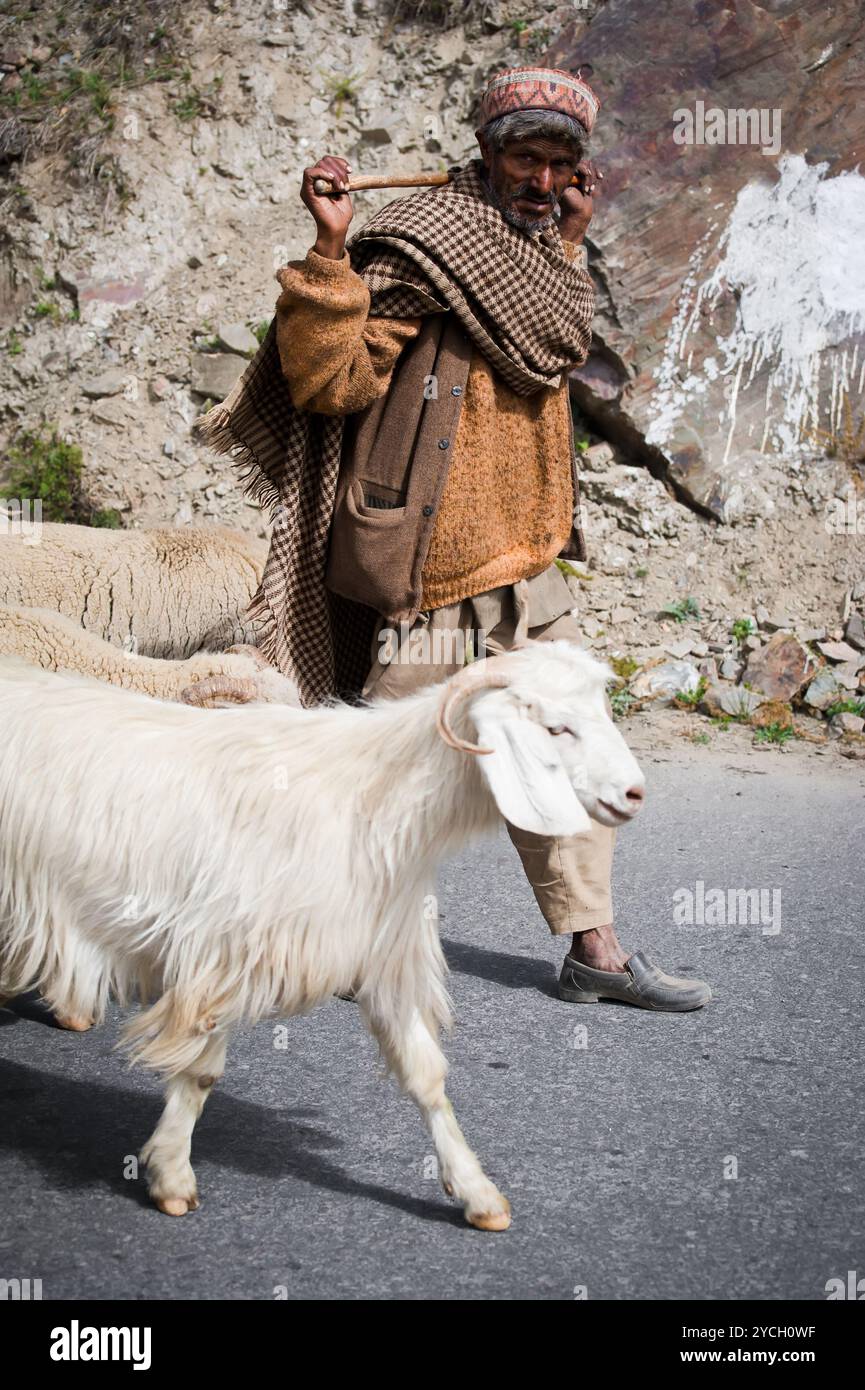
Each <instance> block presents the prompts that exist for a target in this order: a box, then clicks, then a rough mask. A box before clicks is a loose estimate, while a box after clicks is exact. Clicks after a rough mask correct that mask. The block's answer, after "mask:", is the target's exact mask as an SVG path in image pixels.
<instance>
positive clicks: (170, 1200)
mask: <svg viewBox="0 0 865 1390" xmlns="http://www.w3.org/2000/svg"><path fill="white" fill-rule="evenodd" d="M156 1205H157V1207H158V1208H159V1210H160V1211H161V1212H164V1213H165V1215H166V1216H185V1215H186V1213H187V1212H188V1211H195V1210H196V1208H197V1207H198V1205H199V1202H198V1198H197V1197H159V1198H158V1199H157V1202H156Z"/></svg>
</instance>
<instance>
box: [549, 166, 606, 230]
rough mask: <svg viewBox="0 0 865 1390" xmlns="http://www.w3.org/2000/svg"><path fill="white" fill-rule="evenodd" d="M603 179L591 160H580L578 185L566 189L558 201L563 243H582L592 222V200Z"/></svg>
mask: <svg viewBox="0 0 865 1390" xmlns="http://www.w3.org/2000/svg"><path fill="white" fill-rule="evenodd" d="M603 177H604V176H603V174H602V173H601V171H600V169H599V168H598V166H597V164H596V163H595V161H594V160H593V159H581V160H580V162H579V164H578V165H577V178H578V179H579V185H578V186H574V187H573V188H566V189H565V191H564V193H563V194H562V196H561V198H560V199H559V206H560V208H561V209H562V216H561V219H560V221H559V231H560V232H561V234H562V236H563V237H564V239H565V241H574V242H576V243H577V244H578V245H579V244H580V242H582V240H583V237H584V236H585V234H586V229H587V228H588V225H589V223H590V222H591V220H592V213H593V212H594V199H595V197H596V196H597V194H598V192H599V184H600V183H601V182H602V180H603Z"/></svg>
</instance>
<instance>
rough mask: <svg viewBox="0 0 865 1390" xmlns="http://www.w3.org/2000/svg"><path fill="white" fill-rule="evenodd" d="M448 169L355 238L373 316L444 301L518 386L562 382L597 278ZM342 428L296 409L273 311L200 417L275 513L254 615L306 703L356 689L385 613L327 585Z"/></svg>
mask: <svg viewBox="0 0 865 1390" xmlns="http://www.w3.org/2000/svg"><path fill="white" fill-rule="evenodd" d="M450 172H451V182H450V183H448V184H445V185H443V186H442V187H440V188H435V189H430V190H428V191H426V190H425V191H424V192H422V193H416V194H413V195H412V196H411V197H408V198H402V199H399V200H397V201H395V202H393V203H390V204H388V206H387V207H385V208H383V209H382V211H381V212H379V213H377V214H376V215H375V216H374V217H372V218H371V219H370V221H369V222H368V223H366V225H365V226H364V227H363V228H362V229H361V231H359V232H358V233H357V234H356V235H355V236H354V237H352V239H351V240H350V241H349V243H348V245H347V250H348V252H349V256H350V260H351V265H352V268H353V269H354V270H355V271H356V272H357V273H358V274H359V275H360V276H361V278H362V279H363V280H364V281H365V283H366V285H367V287H368V288H369V291H370V315H371V316H372V317H386V318H414V317H417V316H418V315H421V314H428V313H436V312H443V311H445V310H447V309H450V310H452V311H453V312H454V313H455V314H456V315H457V317H458V318H459V321H460V324H461V325H462V327H463V328H464V329H465V331H466V333H467V334H468V335H469V337H470V338H471V340H472V342H473V343H474V345H475V346H476V347H477V348H478V349H479V351H480V352H482V353H483V354H484V356H485V357H486V358H487V359H488V360H489V361H490V362H491V364H492V365H493V367H495V368H496V370H498V371H499V372H500V373H501V375H502V376H503V377H504V379H505V380H506V381H507V383H508V385H509V386H511V387H512V389H513V390H514V391H516V392H518V393H519V394H521V395H527V396H528V395H532V394H533V393H534V392H536V391H538V390H540V389H542V388H543V387H547V386H558V385H559V384H560V382H561V374H562V373H563V372H567V371H569V370H570V369H571V368H572V367H575V366H579V365H581V364H582V363H583V362H584V361H585V359H586V356H587V354H588V348H589V343H590V341H591V330H590V324H591V318H592V312H593V309H594V296H593V290H592V285H591V281H590V279H589V276H588V275H587V274H586V272H585V271H584V270H582V269H581V268H580V267H578V266H576V265H574V264H573V263H572V262H570V261H569V260H568V259H567V258H566V256H565V254H564V251H563V249H562V242H561V237H560V236H559V232H558V229H557V228H556V227H552V228H551V229H550V230H548V231H546V232H544V233H541V234H537V233H535V234H533V235H527V234H526V233H524V232H520V231H518V230H517V229H515V228H513V227H511V226H510V225H509V223H507V222H506V221H505V219H504V218H503V217H502V215H501V213H500V212H499V211H498V210H497V209H496V208H495V207H494V206H493V205H492V203H491V202H490V201H489V196H488V194H487V191H486V188H485V185H484V183H483V180H482V179H481V177H480V161H479V160H472V161H471V162H470V163H469V164H468V165H466V166H465V168H463V169H454V170H451V171H450ZM397 370H399V368H398V367H397ZM343 426H344V421H343V419H342V418H341V417H338V416H329V415H320V414H317V413H315V412H310V411H304V410H298V409H295V407H294V406H293V405H292V402H291V397H290V394H289V390H288V385H287V383H286V380H285V377H284V376H283V374H282V368H281V365H280V359H279V350H278V347H277V341H276V319H275V318H274V319H273V320H272V322H271V324H270V327H269V328H268V331H267V334H266V336H265V338H264V340H263V342H262V344H261V347H260V348H259V350H258V352H257V353H256V355H255V357H254V358H253V360H252V361H251V362H250V364H249V366H248V367H247V368H246V370H245V371H244V372H243V374H242V376H241V377H240V379H239V381H238V382H237V384H236V385H235V386H234V388H233V389H232V390H231V392H230V393H229V395H228V396H227V397H226V399H225V400H224V401H223V402H222V403H221V404H220V405H217V406H214V407H213V409H212V410H210V411H208V412H207V414H206V415H204V416H202V417H201V419H200V420H199V421H198V422H197V425H196V429H197V432H198V433H199V435H200V437H201V438H202V439H203V440H204V442H205V443H207V444H209V445H211V447H212V448H214V449H216V450H217V451H218V452H220V453H225V454H228V455H230V456H231V457H233V458H234V459H235V461H236V463H237V465H238V467H239V469H240V470H241V475H242V477H243V480H244V483H245V486H246V490H247V493H248V494H249V495H250V496H252V497H254V498H255V499H256V500H257V501H258V502H260V503H261V504H262V505H263V506H265V507H267V508H268V509H269V510H270V513H271V518H272V522H273V534H272V539H271V546H270V553H269V555H268V559H267V564H266V566H265V571H264V575H263V577H262V582H261V586H260V588H259V590H258V593H257V594H256V595H255V598H254V599H253V602H252V605H251V607H250V610H249V617H250V619H251V620H252V621H253V622H254V623H255V624H256V626H257V628H258V642H259V645H260V646H261V649H262V651H263V653H264V655H265V656H267V657H268V659H269V660H270V661H272V662H273V664H274V665H275V666H277V667H278V668H279V669H280V670H281V671H283V672H284V673H285V674H286V675H289V676H291V677H292V678H293V679H294V680H295V681H296V682H297V684H298V687H299V690H300V694H301V698H302V700H303V702H304V703H305V704H313V703H316V702H318V701H321V700H325V699H328V698H331V697H332V696H334V695H348V694H350V693H351V692H353V691H356V690H358V689H359V688H360V687H361V685H362V684H363V681H364V679H365V677H366V674H367V671H368V669H369V665H370V644H371V640H372V635H373V629H374V624H375V620H376V617H377V615H376V614H375V613H373V612H372V610H371V609H369V608H366V607H365V606H364V605H361V604H356V603H350V602H349V601H348V600H346V599H343V598H340V597H339V596H338V595H335V594H333V593H331V592H330V591H329V590H327V589H326V588H325V585H324V574H325V565H326V558H327V537H328V531H329V529H330V524H331V519H332V515H333V506H334V498H335V494H336V483H337V476H338V473H339V465H340V456H341V450H342V434H343Z"/></svg>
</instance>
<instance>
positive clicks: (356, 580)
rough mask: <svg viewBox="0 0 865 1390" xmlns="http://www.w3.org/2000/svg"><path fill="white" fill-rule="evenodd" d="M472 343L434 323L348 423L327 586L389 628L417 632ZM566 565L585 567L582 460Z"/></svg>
mask: <svg viewBox="0 0 865 1390" xmlns="http://www.w3.org/2000/svg"><path fill="white" fill-rule="evenodd" d="M471 356H472V343H471V340H470V339H469V337H468V335H467V334H466V333H465V332H464V330H463V329H462V328H461V327H460V324H459V321H458V319H457V317H456V315H455V314H453V313H444V314H427V315H425V316H424V320H423V324H422V326H421V331H420V333H419V334H418V336H417V337H416V338H415V339H414V340H413V342H411V343H410V344H409V345H408V347H407V348H406V349H405V351H404V352H403V353H402V355H401V356H400V359H399V362H398V363H397V366H396V368H395V370H394V373H393V376H392V378H391V383H390V387H389V389H388V390H387V392H385V394H384V395H382V396H380V397H378V399H377V400H374V401H373V402H372V403H371V404H370V405H368V406H367V407H366V409H364V410H362V411H359V412H358V413H357V414H356V415H351V416H348V417H347V418H346V422H345V432H344V435H343V445H342V455H341V461H340V471H339V479H338V482H337V490H336V500H335V503H334V512H333V521H332V523H331V529H330V542H329V551H328V563H327V570H326V574H325V584H326V585H327V587H328V588H329V589H331V590H333V592H334V593H337V594H341V595H342V596H343V597H344V598H348V599H352V600H354V602H356V603H365V604H368V605H369V607H370V608H374V609H375V610H376V612H377V613H380V614H381V615H382V616H383V617H384V618H387V619H388V620H389V621H392V622H410V623H411V622H414V620H415V618H416V617H417V614H418V612H419V610H420V606H421V603H422V588H421V575H422V572H423V567H424V563H425V561H426V557H427V551H428V550H429V544H430V538H431V536H432V532H433V527H434V525H435V519H436V513H437V512H438V508H439V503H440V501H441V497H442V493H443V491H444V486H445V482H446V480H447V473H448V467H449V465H450V459H451V451H452V449H453V445H454V441H455V439H456V432H457V425H458V423H459V418H460V410H461V409H462V402H463V396H464V394H465V388H466V381H467V379H468V374H469V363H470V361H471ZM570 439H571V471H572V477H573V484H574V525H573V529H572V531H571V536H570V539H569V542H568V544H567V546H566V547H565V549H564V550H563V552H562V555H563V556H568V557H571V558H574V559H579V560H584V559H585V558H586V547H585V541H584V538H583V533H582V530H581V528H580V525H579V484H578V481H577V459H576V450H575V448H574V442H573V429H571V431H570Z"/></svg>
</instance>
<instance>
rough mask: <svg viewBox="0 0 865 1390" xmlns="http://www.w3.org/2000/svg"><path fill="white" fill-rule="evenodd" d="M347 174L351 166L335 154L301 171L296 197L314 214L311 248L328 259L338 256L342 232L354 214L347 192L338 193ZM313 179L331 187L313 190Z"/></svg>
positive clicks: (343, 241)
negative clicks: (314, 237)
mask: <svg viewBox="0 0 865 1390" xmlns="http://www.w3.org/2000/svg"><path fill="white" fill-rule="evenodd" d="M350 175H351V166H350V165H349V164H348V163H347V162H346V160H344V159H340V157H339V155H335V154H326V155H324V156H323V157H322V158H321V159H319V160H318V162H317V163H316V164H313V165H311V166H310V168H309V169H304V171H303V181H302V183H301V185H300V199H301V202H302V203H304V204H305V205H306V207H308V208H309V210H310V212H311V213H312V215H313V217H314V218H315V228H316V240H315V245H314V246H313V248H312V249H313V250H314V251H315V252H316V253H317V254H318V255H319V256H326V257H327V258H328V260H333V261H339V260H342V256H343V253H344V251H345V234H346V232H347V231H348V225H349V223H350V222H351V219H352V217H353V216H354V208H353V207H352V205H351V197H350V195H349V194H348V193H340V192H339V189H340V188H341V186H343V185H344V184H346V183H348V180H349V177H350ZM316 179H327V180H328V181H329V182H330V183H331V184H332V185H333V187H334V190H335V191H334V192H333V193H316V191H315V188H314V181H315V180H316Z"/></svg>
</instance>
